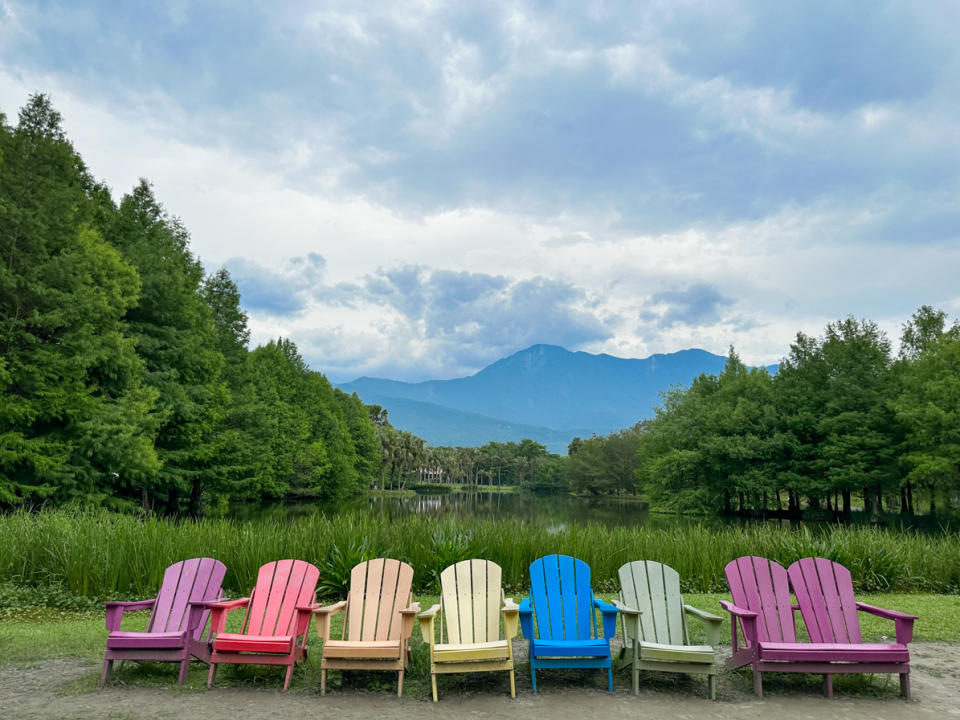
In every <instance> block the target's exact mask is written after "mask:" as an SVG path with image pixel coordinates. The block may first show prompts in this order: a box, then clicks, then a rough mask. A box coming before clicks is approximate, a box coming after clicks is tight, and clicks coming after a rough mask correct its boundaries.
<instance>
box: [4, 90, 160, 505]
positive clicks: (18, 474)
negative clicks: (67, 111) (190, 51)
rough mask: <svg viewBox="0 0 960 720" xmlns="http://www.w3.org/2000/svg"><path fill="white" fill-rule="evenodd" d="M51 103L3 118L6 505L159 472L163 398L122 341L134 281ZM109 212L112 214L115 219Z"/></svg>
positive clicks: (32, 104) (41, 99)
mask: <svg viewBox="0 0 960 720" xmlns="http://www.w3.org/2000/svg"><path fill="white" fill-rule="evenodd" d="M102 194H103V190H102V187H100V186H98V185H97V184H96V183H95V182H94V181H93V180H92V178H91V177H90V176H89V175H88V173H87V170H86V168H85V166H84V164H83V161H82V160H81V159H80V157H79V156H78V155H77V153H76V152H75V151H74V149H73V147H72V146H71V145H70V143H69V142H68V141H67V139H66V137H65V135H64V133H63V130H62V128H61V117H60V115H59V113H57V112H56V111H55V110H54V109H53V107H52V105H51V103H50V100H49V98H47V97H46V96H44V95H34V96H32V97H31V98H30V100H29V102H28V103H27V105H26V106H25V107H24V108H23V110H22V111H21V113H20V117H19V123H18V125H17V127H16V128H15V129H13V128H10V127H8V126H7V125H6V122H5V119H4V118H3V116H2V115H0V255H2V262H0V358H3V360H2V365H0V393H2V396H0V502H3V503H6V504H21V503H27V502H36V501H38V500H42V499H44V498H51V499H53V500H54V501H63V500H67V499H83V500H88V501H89V500H92V501H97V500H104V499H106V498H107V497H108V495H109V494H110V492H111V489H112V485H113V484H114V482H115V481H116V479H117V478H120V479H121V480H125V479H128V478H135V477H138V476H142V475H146V474H150V473H152V472H154V471H155V469H156V467H157V464H158V463H157V457H156V455H155V454H154V452H153V448H152V445H151V437H152V432H153V429H154V423H153V420H152V419H151V416H150V413H151V410H152V408H153V403H154V401H155V399H156V395H155V393H153V392H152V391H150V390H149V389H146V388H144V387H143V385H142V376H143V365H142V363H141V362H140V360H139V359H138V357H137V355H136V353H135V351H134V344H133V342H132V341H131V340H130V339H129V338H128V337H127V336H126V335H125V332H124V329H125V328H124V325H123V322H122V318H123V315H124V313H125V311H126V310H127V309H128V308H129V307H131V306H132V305H134V304H135V303H136V301H137V295H138V292H139V290H140V287H139V282H138V278H137V274H136V272H135V271H134V269H133V268H132V267H131V266H130V265H129V264H128V263H126V262H124V260H123V258H122V257H121V256H120V254H119V253H117V252H116V251H115V250H114V249H113V248H112V247H111V246H110V245H109V244H107V243H106V242H104V241H103V239H102V238H101V236H100V234H99V233H98V232H97V230H96V229H95V228H94V226H93V224H94V221H95V219H96V216H97V213H98V211H99V209H100V199H101V198H102ZM107 211H108V212H109V206H108V207H107Z"/></svg>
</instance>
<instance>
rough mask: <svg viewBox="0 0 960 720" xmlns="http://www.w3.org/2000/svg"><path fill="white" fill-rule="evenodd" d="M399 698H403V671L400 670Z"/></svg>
mask: <svg viewBox="0 0 960 720" xmlns="http://www.w3.org/2000/svg"><path fill="white" fill-rule="evenodd" d="M397 697H403V669H402V668H401V669H400V675H399V677H398V678H397Z"/></svg>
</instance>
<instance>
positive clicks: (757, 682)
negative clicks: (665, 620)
mask: <svg viewBox="0 0 960 720" xmlns="http://www.w3.org/2000/svg"><path fill="white" fill-rule="evenodd" d="M817 562H818V561H815V560H814V559H813V558H808V559H807V560H801V561H799V563H794V565H792V566H791V567H790V573H789V574H788V571H787V570H785V569H784V567H783V566H782V565H780V564H779V563H776V562H773V561H771V560H767V559H766V558H761V557H741V558H737V559H736V560H733V561H732V562H730V563H729V564H727V566H726V568H724V572H725V573H726V576H727V583H728V584H729V586H730V594H731V595H732V597H733V602H732V603H730V602H726V601H721V603H720V604H721V605H722V606H723V607H724V609H725V610H727V611H728V612H729V613H730V641H731V645H732V654H731V656H730V659H729V660H728V662H727V664H728V666H729V667H732V668H738V667H742V666H744V665H752V666H753V688H754V692H756V694H757V696H758V697H763V681H762V678H761V674H762V673H763V672H805V673H817V674H822V675H823V678H824V680H823V688H824V693H825V694H826V695H827V696H828V697H832V696H833V681H832V677H833V675H834V674H836V673H865V672H866V673H873V672H885V673H886V672H889V673H898V674H900V687H901V691H902V692H903V695H904V696H905V697H907V698H909V697H910V683H909V672H910V665H909V659H910V658H909V653H908V652H907V648H906V644H907V643H908V642H909V641H910V639H911V637H912V634H913V620H914V619H915V617H914V616H912V615H906V614H904V613H894V612H893V611H888V610H880V611H879V612H881V613H884V615H883V617H890V618H893V619H895V620H896V622H897V627H896V632H897V643H890V644H887V643H882V644H870V643H863V642H861V638H860V629H859V625H857V624H856V612H855V610H854V611H852V615H853V625H852V627H853V628H854V632H853V633H850V628H851V625H850V612H849V611H848V612H847V614H846V615H844V612H845V611H844V609H843V608H848V609H849V608H852V607H857V606H860V609H864V610H865V609H866V608H868V607H870V606H867V605H863V604H862V603H856V601H855V600H854V599H853V584H852V583H851V581H850V573H849V571H847V570H846V568H844V567H843V566H842V565H836V564H835V563H830V562H829V561H826V560H822V561H819V562H821V563H828V565H829V566H830V567H831V570H832V569H833V567H834V566H835V567H836V568H839V569H840V571H842V572H839V577H838V573H837V572H836V571H833V572H831V573H830V574H826V573H824V574H823V575H822V576H821V575H819V574H818V575H816V576H815V577H816V578H817V581H816V586H817V587H818V589H814V582H813V579H812V577H811V576H809V574H807V575H806V576H802V575H800V574H798V573H801V572H802V571H801V566H803V567H806V565H809V564H813V565H815V564H816V563H817ZM844 573H845V578H844ZM794 575H796V576H797V579H796V580H795V583H796V584H795V585H794V590H797V588H798V586H799V587H800V589H799V590H797V594H798V600H799V599H800V597H801V596H803V597H804V598H805V599H807V598H810V597H815V598H816V597H819V598H822V599H824V604H823V605H822V608H823V610H822V611H819V612H818V610H816V609H815V608H816V607H817V606H816V605H815V604H808V609H807V610H806V611H803V612H802V614H803V617H804V621H805V623H806V624H807V629H808V633H809V634H810V636H811V640H812V641H811V642H798V641H797V632H796V625H795V622H794V614H793V613H794V610H803V604H802V603H801V604H798V605H793V604H792V602H791V598H790V580H791V579H793V576H794ZM831 582H832V583H833V585H832V589H827V590H826V591H824V586H826V587H827V588H829V587H830V583H831ZM827 598H829V599H827ZM828 604H829V607H830V608H832V610H831V611H830V612H828V611H827V607H828ZM871 609H872V610H879V609H878V608H871ZM831 613H832V614H831ZM808 617H809V618H810V619H808ZM738 621H739V625H740V630H741V632H742V634H743V640H744V644H743V645H742V646H741V645H740V643H739V641H738V637H737V623H738ZM835 621H836V622H838V623H843V627H844V628H845V632H846V634H844V635H837V634H836V629H834V630H832V633H833V634H829V635H828V634H824V633H823V632H821V630H820V628H821V627H825V626H826V625H827V624H828V623H829V624H830V625H831V628H838V627H839V625H837V626H834V625H833V623H834V622H835ZM811 622H812V623H814V625H813V626H812V627H813V628H815V629H814V630H813V631H811ZM825 638H830V639H829V640H825Z"/></svg>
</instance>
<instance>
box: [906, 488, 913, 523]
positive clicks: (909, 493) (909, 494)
mask: <svg viewBox="0 0 960 720" xmlns="http://www.w3.org/2000/svg"><path fill="white" fill-rule="evenodd" d="M907 507H909V508H910V514H911V515H913V483H912V482H910V481H909V480H907Z"/></svg>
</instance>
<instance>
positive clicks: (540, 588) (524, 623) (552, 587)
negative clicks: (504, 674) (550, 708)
mask: <svg viewBox="0 0 960 720" xmlns="http://www.w3.org/2000/svg"><path fill="white" fill-rule="evenodd" d="M594 609H597V610H600V613H601V615H602V616H603V636H602V637H601V636H598V635H597V619H596V613H595V612H594ZM534 615H536V619H537V627H536V634H534V626H533V619H534ZM520 626H521V627H522V628H523V636H524V637H525V638H527V639H528V640H529V641H530V678H531V681H532V683H533V692H536V691H537V668H606V669H607V683H608V685H609V687H610V692H613V663H612V662H611V656H610V639H611V638H612V637H613V636H614V635H616V633H617V608H615V607H614V606H613V605H610V604H609V603H605V602H604V601H603V600H600V599H598V598H595V597H594V596H593V589H592V588H591V587H590V566H589V565H587V564H586V563H585V562H584V561H583V560H577V559H575V558H572V557H570V556H569V555H547V556H546V557H542V558H540V559H538V560H534V561H533V563H532V564H531V565H530V597H528V598H524V599H523V601H522V602H521V603H520Z"/></svg>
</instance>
